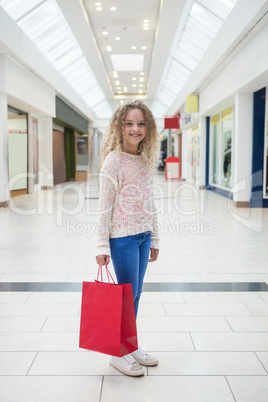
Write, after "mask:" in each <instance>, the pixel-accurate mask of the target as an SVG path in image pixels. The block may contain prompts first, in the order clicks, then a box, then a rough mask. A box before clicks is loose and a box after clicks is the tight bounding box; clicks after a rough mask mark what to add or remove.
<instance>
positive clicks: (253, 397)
mask: <svg viewBox="0 0 268 402" xmlns="http://www.w3.org/2000/svg"><path fill="white" fill-rule="evenodd" d="M227 381H228V383H229V384H230V387H231V389H232V392H233V394H234V397H235V399H236V401H238V402H253V401H254V402H267V400H268V376H265V377H264V376H250V377H248V376H243V377H241V376H235V377H227Z"/></svg>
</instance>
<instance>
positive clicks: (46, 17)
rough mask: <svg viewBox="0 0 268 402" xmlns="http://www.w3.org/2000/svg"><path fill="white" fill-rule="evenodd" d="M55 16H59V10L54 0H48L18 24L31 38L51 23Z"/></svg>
mask: <svg viewBox="0 0 268 402" xmlns="http://www.w3.org/2000/svg"><path fill="white" fill-rule="evenodd" d="M55 18H59V12H58V10H57V8H56V6H55V4H54V3H52V1H47V2H45V3H44V4H42V5H41V6H40V7H38V8H36V9H34V10H33V11H32V12H31V13H29V14H27V15H26V16H25V17H23V18H22V19H21V20H19V21H18V25H19V26H20V27H21V28H22V29H23V30H24V32H25V33H26V35H28V36H29V37H30V38H31V37H32V35H33V34H34V33H35V32H36V31H38V30H39V29H42V28H43V27H46V26H47V25H50V24H51V23H52V22H53V20H54V19H55Z"/></svg>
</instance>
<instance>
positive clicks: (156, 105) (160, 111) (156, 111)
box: [151, 99, 168, 117]
mask: <svg viewBox="0 0 268 402" xmlns="http://www.w3.org/2000/svg"><path fill="white" fill-rule="evenodd" d="M151 109H152V112H153V115H154V116H157V117H161V116H164V115H165V113H166V111H167V109H168V106H167V105H164V104H163V103H162V102H160V101H159V100H157V99H156V100H154V102H153V104H152V107H151Z"/></svg>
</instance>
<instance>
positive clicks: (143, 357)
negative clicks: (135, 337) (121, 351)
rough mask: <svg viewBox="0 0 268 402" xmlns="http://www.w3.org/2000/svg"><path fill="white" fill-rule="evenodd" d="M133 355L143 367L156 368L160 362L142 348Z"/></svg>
mask: <svg viewBox="0 0 268 402" xmlns="http://www.w3.org/2000/svg"><path fill="white" fill-rule="evenodd" d="M131 355H132V357H134V359H135V360H136V361H137V362H138V363H139V364H142V365H143V366H156V365H157V364H158V361H159V360H158V359H157V358H156V357H154V356H152V355H149V354H148V353H147V352H145V351H144V350H142V349H141V348H139V349H137V350H135V352H133V353H131Z"/></svg>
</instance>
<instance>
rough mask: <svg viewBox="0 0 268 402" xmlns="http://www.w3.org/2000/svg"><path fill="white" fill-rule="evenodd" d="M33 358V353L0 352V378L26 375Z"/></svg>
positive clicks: (34, 355) (34, 354)
mask: <svg viewBox="0 0 268 402" xmlns="http://www.w3.org/2000/svg"><path fill="white" fill-rule="evenodd" d="M35 357H36V353H35V352H0V376H1V375H5V376H7V375H26V374H27V373H28V371H29V369H30V367H31V364H32V362H33V360H34V358H35ZM0 394H1V392H0Z"/></svg>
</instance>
